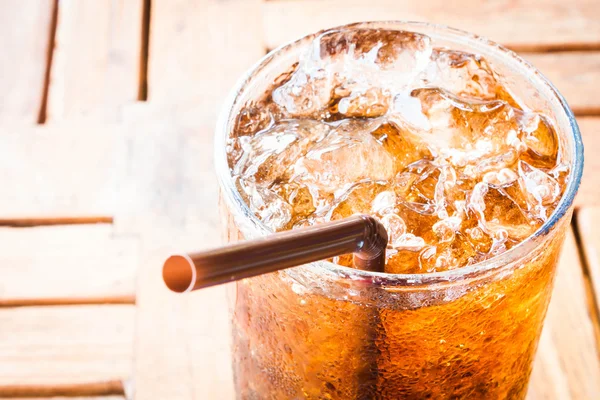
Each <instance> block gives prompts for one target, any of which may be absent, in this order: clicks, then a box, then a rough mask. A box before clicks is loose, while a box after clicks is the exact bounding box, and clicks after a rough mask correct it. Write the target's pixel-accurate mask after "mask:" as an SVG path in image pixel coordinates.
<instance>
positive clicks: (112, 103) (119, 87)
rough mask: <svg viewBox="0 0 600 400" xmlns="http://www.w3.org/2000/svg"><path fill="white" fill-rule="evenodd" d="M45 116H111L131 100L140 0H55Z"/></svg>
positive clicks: (138, 41)
mask: <svg viewBox="0 0 600 400" xmlns="http://www.w3.org/2000/svg"><path fill="white" fill-rule="evenodd" d="M58 4H59V9H58V15H59V18H58V24H57V29H56V50H55V52H54V57H53V65H52V70H51V80H50V88H49V97H48V107H47V120H48V121H58V120H63V119H66V118H70V117H73V116H80V115H87V116H90V115H94V116H96V117H99V118H104V119H116V118H117V116H118V111H119V106H121V105H123V104H126V103H129V102H133V101H135V100H136V99H137V94H138V84H139V62H140V51H141V48H140V46H141V29H142V28H141V23H142V0H116V1H96V0H61V1H60V2H59V3H58Z"/></svg>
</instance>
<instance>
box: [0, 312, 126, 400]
mask: <svg viewBox="0 0 600 400" xmlns="http://www.w3.org/2000/svg"><path fill="white" fill-rule="evenodd" d="M134 313H135V307H134V306H131V305H118V306H65V307H24V308H4V309H0V326H2V329H0V396H5V397H6V396H9V395H10V393H11V392H10V390H11V389H13V390H14V389H15V388H16V389H18V387H19V385H20V386H38V385H47V386H50V385H58V386H59V387H61V386H62V387H65V385H67V384H70V385H76V384H80V385H83V386H81V387H82V389H85V384H89V385H96V386H98V385H100V384H101V383H102V382H106V381H108V382H110V381H121V380H123V379H125V378H127V377H129V376H130V374H131V365H132V349H133V324H134Z"/></svg>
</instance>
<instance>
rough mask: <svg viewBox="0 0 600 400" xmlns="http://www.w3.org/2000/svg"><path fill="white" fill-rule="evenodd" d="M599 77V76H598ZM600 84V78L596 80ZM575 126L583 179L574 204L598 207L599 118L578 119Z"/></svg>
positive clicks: (599, 190) (599, 188)
mask: <svg viewBox="0 0 600 400" xmlns="http://www.w3.org/2000/svg"><path fill="white" fill-rule="evenodd" d="M598 76H599V77H600V74H598ZM598 82H599V84H600V78H599V80H598ZM577 124H578V125H579V129H580V131H581V136H582V137H583V143H584V158H585V160H584V166H583V178H582V179H581V186H580V188H579V192H578V193H577V197H576V198H575V204H577V205H578V206H600V185H599V183H600V181H599V175H598V172H599V171H600V157H599V154H600V116H596V117H579V118H577Z"/></svg>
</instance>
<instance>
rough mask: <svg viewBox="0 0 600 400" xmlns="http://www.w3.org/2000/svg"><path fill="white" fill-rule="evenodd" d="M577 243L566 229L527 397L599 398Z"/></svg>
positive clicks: (598, 364)
mask: <svg viewBox="0 0 600 400" xmlns="http://www.w3.org/2000/svg"><path fill="white" fill-rule="evenodd" d="M594 312H595V311H594V310H593V307H592V306H591V305H589V304H588V299H587V296H586V287H585V280H584V277H583V273H582V269H581V261H580V258H579V252H578V249H577V243H576V242H575V237H574V235H573V232H572V231H569V233H568V234H567V238H566V240H565V244H564V247H563V250H562V254H561V257H560V263H559V266H558V271H557V275H556V278H555V282H554V291H553V293H552V301H551V302H550V306H549V308H548V314H547V316H546V321H545V324H544V330H543V333H542V338H541V339H540V345H539V349H538V353H537V357H536V360H535V364H534V370H533V373H532V379H531V383H530V391H529V398H531V399H532V400H533V399H561V400H562V399H598V398H600V360H599V358H598V348H597V343H596V340H595V337H594V335H595V332H594V321H592V320H591V319H590V314H591V313H594Z"/></svg>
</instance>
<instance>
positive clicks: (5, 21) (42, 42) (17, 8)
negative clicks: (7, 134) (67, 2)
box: [0, 0, 53, 124]
mask: <svg viewBox="0 0 600 400" xmlns="http://www.w3.org/2000/svg"><path fill="white" fill-rule="evenodd" d="M52 14H53V1H50V0H44V1H39V0H7V1H4V2H2V11H1V12H0V49H2V57H1V58H0V93H2V96H1V97H0V120H1V121H20V122H24V123H29V124H35V123H36V122H37V120H38V114H39V112H40V108H41V107H42V99H43V93H44V81H45V73H46V63H47V58H48V51H49V50H50V49H49V48H48V47H49V43H50V32H51V28H52Z"/></svg>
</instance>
